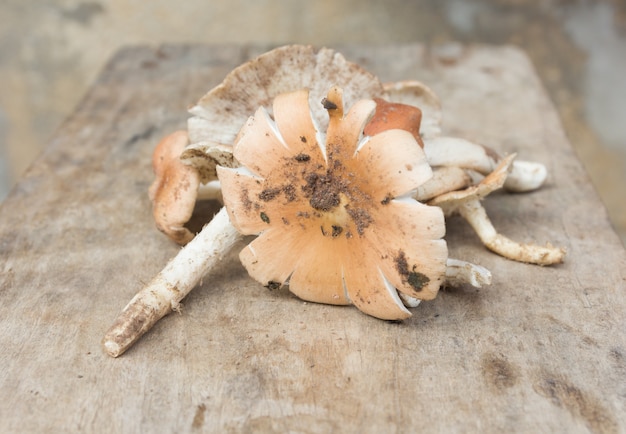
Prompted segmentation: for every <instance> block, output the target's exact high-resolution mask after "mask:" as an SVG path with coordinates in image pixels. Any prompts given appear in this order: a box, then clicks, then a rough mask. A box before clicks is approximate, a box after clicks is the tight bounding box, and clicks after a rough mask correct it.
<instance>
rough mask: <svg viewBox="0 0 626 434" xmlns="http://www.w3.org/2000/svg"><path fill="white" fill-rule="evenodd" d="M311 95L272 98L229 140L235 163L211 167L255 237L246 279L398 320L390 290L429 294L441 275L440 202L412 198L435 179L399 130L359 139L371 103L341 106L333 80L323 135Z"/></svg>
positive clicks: (244, 257)
mask: <svg viewBox="0 0 626 434" xmlns="http://www.w3.org/2000/svg"><path fill="white" fill-rule="evenodd" d="M309 99H310V98H309V97H308V92H306V91H299V92H292V93H288V94H282V95H280V96H278V97H277V98H275V100H274V104H273V113H274V118H272V117H271V116H270V115H269V114H268V112H267V110H265V109H264V108H260V109H259V110H258V111H257V112H256V113H255V115H254V117H252V118H251V119H250V120H249V121H248V122H247V123H246V125H245V127H244V128H243V129H242V131H241V133H240V135H239V136H238V139H237V142H236V143H235V145H234V153H235V157H236V159H237V160H238V161H240V162H241V163H242V165H243V167H241V168H239V169H227V168H222V167H218V174H219V177H220V182H221V183H222V188H223V192H224V202H225V205H226V208H227V210H228V212H229V215H230V218H231V222H232V223H233V225H234V226H235V227H236V228H237V229H238V230H240V231H241V232H242V233H244V234H258V235H259V236H258V237H257V238H256V239H255V240H254V241H252V242H251V243H250V244H249V245H248V246H247V247H246V248H244V249H243V250H242V252H241V254H240V259H241V261H242V263H243V265H244V266H245V267H246V269H247V270H248V273H249V274H250V275H251V276H252V277H253V278H254V279H256V280H258V281H259V282H261V283H263V284H264V285H282V284H285V283H287V282H288V284H289V289H290V290H291V291H292V292H293V293H294V294H296V295H297V296H298V297H300V298H302V299H304V300H309V301H313V302H318V303H328V304H349V303H351V304H354V305H355V306H356V307H357V308H358V309H360V310H361V311H363V312H364V313H367V314H369V315H372V316H375V317H377V318H382V319H403V318H406V317H408V316H410V311H408V310H407V309H406V307H405V306H404V304H403V302H402V300H401V298H400V296H399V295H398V293H399V292H402V293H403V294H405V295H408V296H409V297H413V298H419V299H432V298H434V297H435V296H436V294H437V291H438V290H439V287H440V286H441V284H442V282H443V279H444V275H445V270H446V258H447V247H446V243H445V241H444V240H443V239H441V237H443V235H444V233H445V222H444V219H443V213H442V211H441V209H439V208H437V207H429V206H427V205H424V204H421V203H419V202H417V201H415V200H414V199H412V198H410V197H409V196H408V194H409V193H410V192H411V191H413V190H414V189H415V188H417V187H418V186H419V185H421V184H422V183H424V182H426V181H427V180H428V179H429V178H430V176H432V172H431V170H430V167H429V165H428V163H427V161H426V157H425V155H424V152H423V151H422V149H421V148H420V147H419V146H418V145H417V143H416V141H415V139H414V138H413V136H412V135H411V134H410V133H408V132H406V131H403V130H398V129H392V130H386V131H383V132H381V133H379V134H376V135H374V136H371V137H370V136H364V135H363V129H364V127H365V125H366V124H367V123H368V121H369V119H370V118H371V116H372V115H373V113H374V110H375V108H376V104H375V103H374V101H373V100H360V101H358V102H356V103H355V104H354V105H352V107H351V108H350V110H348V111H344V104H343V101H342V93H341V89H340V88H337V87H333V88H332V89H331V91H330V92H329V93H328V96H327V97H326V98H325V99H324V103H323V106H324V107H325V110H327V112H328V115H329V122H328V129H327V130H326V133H325V134H323V133H321V132H320V131H319V130H318V128H317V127H318V126H317V125H316V123H315V121H314V120H313V118H312V115H311V111H310V108H309V105H308V101H309ZM318 104H319V102H318ZM390 148H391V149H393V152H390Z"/></svg>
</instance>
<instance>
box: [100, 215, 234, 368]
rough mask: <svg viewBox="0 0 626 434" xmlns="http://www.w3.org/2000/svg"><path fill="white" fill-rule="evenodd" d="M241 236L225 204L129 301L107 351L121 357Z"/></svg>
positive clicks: (105, 342) (110, 333)
mask: <svg viewBox="0 0 626 434" xmlns="http://www.w3.org/2000/svg"><path fill="white" fill-rule="evenodd" d="M239 239H241V234H240V233H239V232H237V230H236V229H235V228H234V227H233V225H231V224H230V221H229V219H228V214H227V213H226V209H225V208H222V209H221V210H220V211H219V212H218V213H217V214H216V215H215V216H214V217H213V219H212V220H211V221H210V222H209V223H208V224H207V225H205V226H204V228H203V229H202V230H201V231H200V233H199V234H198V235H197V236H196V237H195V238H194V239H193V240H191V242H189V243H188V244H187V245H186V246H185V247H184V248H183V249H181V250H180V252H179V253H178V254H177V255H176V256H175V257H174V258H173V259H172V260H171V261H170V262H169V263H168V264H167V265H166V266H165V268H163V270H162V271H161V272H160V273H159V274H157V276H156V277H155V278H154V279H153V280H152V281H151V282H150V283H149V284H148V285H147V286H145V287H144V288H143V289H142V290H141V291H139V292H138V293H137V295H135V297H133V299H132V300H131V301H130V302H129V303H128V304H127V305H126V307H125V308H124V310H123V311H122V313H120V315H119V316H118V317H117V319H116V320H115V322H114V323H113V325H112V326H111V327H110V328H109V330H108V331H107V333H106V335H105V336H104V339H103V342H102V344H103V346H104V349H105V351H106V352H107V353H108V354H109V355H110V356H112V357H118V356H120V355H121V354H123V353H124V352H125V351H126V350H127V349H128V348H130V347H131V346H132V345H133V344H134V343H135V341H137V339H139V338H140V337H141V336H143V334H144V333H146V332H147V331H148V330H150V329H151V328H152V327H153V326H154V324H156V323H157V321H158V320H160V319H161V318H163V317H164V316H165V315H167V314H168V313H170V312H172V311H173V310H177V309H178V308H179V306H180V302H181V301H182V299H183V298H185V296H186V295H187V294H189V292H190V291H191V290H192V289H193V288H194V287H195V286H196V285H197V284H198V283H199V282H200V281H201V279H202V278H203V277H204V276H205V275H206V274H207V272H208V271H209V270H212V269H213V268H214V267H215V266H216V265H217V264H218V263H219V261H220V260H221V259H222V258H223V257H224V255H226V254H227V253H228V252H229V251H230V249H231V248H232V246H233V245H234V244H235V243H236V242H237V241H238V240H239Z"/></svg>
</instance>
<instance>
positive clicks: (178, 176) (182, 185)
mask: <svg viewBox="0 0 626 434" xmlns="http://www.w3.org/2000/svg"><path fill="white" fill-rule="evenodd" d="M188 143H189V140H188V137H187V132H186V131H176V132H174V133H172V134H170V135H168V136H167V137H165V138H163V140H161V141H160V142H159V144H158V145H157V147H156V148H155V150H154V153H153V154H152V167H153V170H154V174H155V180H154V182H153V183H152V185H151V186H150V190H149V192H148V194H149V196H150V200H151V201H152V204H153V208H152V213H153V216H154V220H155V222H156V226H157V228H158V229H159V230H160V231H161V232H163V233H165V234H166V235H167V236H169V237H170V238H171V239H172V240H174V241H175V242H177V243H178V244H186V243H188V242H189V241H191V239H192V238H193V237H194V234H193V233H191V231H189V229H187V228H185V227H184V224H185V223H186V222H187V221H189V219H190V218H191V214H192V213H193V209H194V205H195V203H196V198H197V195H198V187H199V185H200V178H199V175H198V171H197V170H195V169H194V168H193V167H189V166H187V165H185V164H183V163H182V162H181V161H180V159H179V157H180V154H181V152H182V151H183V149H185V147H186V146H187V145H188Z"/></svg>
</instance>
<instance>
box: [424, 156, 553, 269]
mask: <svg viewBox="0 0 626 434" xmlns="http://www.w3.org/2000/svg"><path fill="white" fill-rule="evenodd" d="M514 158H515V154H512V155H509V156H508V157H506V158H504V159H503V160H502V161H501V162H500V164H499V165H498V166H497V167H496V168H495V170H494V171H493V172H491V173H490V174H489V175H487V176H486V177H485V178H484V179H483V180H482V181H481V182H480V183H478V184H477V185H473V186H471V187H468V188H466V189H464V190H458V191H451V192H448V193H444V194H442V195H439V196H437V197H435V198H433V199H431V200H430V201H429V202H428V203H429V204H430V205H435V206H439V207H441V208H442V209H443V210H444V213H445V214H446V215H450V214H453V213H455V212H458V213H459V214H461V216H463V218H464V219H465V220H467V221H468V222H469V224H470V225H471V226H472V228H473V229H474V230H475V231H476V233H477V234H478V236H479V237H480V239H481V241H482V242H483V244H485V246H487V248H489V249H490V250H492V251H493V252H495V253H498V254H499V255H501V256H504V257H505V258H509V259H513V260H515V261H519V262H526V263H531V264H537V265H552V264H558V263H561V262H563V258H564V256H565V249H563V248H557V247H553V246H552V245H550V244H549V243H548V245H546V246H545V247H543V246H537V245H535V244H520V243H518V242H516V241H513V240H511V239H509V238H507V237H505V236H504V235H502V234H499V233H498V232H497V231H496V230H495V228H494V227H493V225H492V224H491V221H490V220H489V217H488V216H487V213H486V212H485V209H484V208H483V206H482V205H481V203H480V200H481V199H482V198H484V197H485V196H487V195H488V194H490V193H491V192H492V191H494V190H497V189H499V188H501V187H502V186H503V185H504V183H505V180H506V177H507V173H508V171H509V169H510V166H511V164H512V163H513V160H514Z"/></svg>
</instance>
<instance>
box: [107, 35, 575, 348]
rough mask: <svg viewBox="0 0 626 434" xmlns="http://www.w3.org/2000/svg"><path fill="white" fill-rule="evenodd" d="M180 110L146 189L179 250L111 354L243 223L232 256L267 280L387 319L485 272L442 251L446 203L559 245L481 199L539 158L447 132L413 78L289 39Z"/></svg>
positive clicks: (511, 252) (113, 342) (497, 246)
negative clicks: (184, 117) (207, 203)
mask: <svg viewBox="0 0 626 434" xmlns="http://www.w3.org/2000/svg"><path fill="white" fill-rule="evenodd" d="M190 112H191V114H192V115H193V116H192V117H191V118H190V119H189V122H188V129H187V131H179V132H176V133H174V134H172V135H170V136H168V137H166V138H165V139H164V140H163V141H162V142H161V143H160V144H159V145H158V146H157V148H156V150H155V153H154V158H153V166H154V170H155V175H156V179H155V182H154V183H153V185H152V186H151V188H150V197H151V199H152V201H153V215H154V218H155V221H156V225H157V227H158V228H159V230H161V231H162V232H164V233H165V234H167V235H168V236H169V237H170V238H171V239H172V240H174V241H175V242H177V243H179V244H182V245H185V247H184V248H183V249H182V250H181V251H180V253H179V254H178V255H177V256H176V257H175V258H173V259H172V260H171V261H170V263H168V265H167V266H166V268H165V269H164V270H163V271H162V272H161V273H159V275H157V276H156V277H155V279H154V280H153V281H152V282H151V283H150V284H148V285H147V286H146V287H145V288H144V289H142V290H141V291H140V292H139V293H138V294H137V295H136V296H135V298H133V300H131V302H130V303H129V304H128V305H127V306H126V308H125V309H124V310H123V312H122V313H121V314H120V316H119V317H118V319H117V320H116V321H115V323H114V324H113V326H112V327H111V328H110V329H109V331H108V332H107V334H106V336H105V339H104V347H105V350H106V351H107V352H108V353H109V354H110V355H112V356H114V357H117V356H118V355H120V354H122V353H123V352H124V351H125V350H126V349H127V348H129V347H130V346H131V345H132V343H133V342H134V341H135V340H136V339H138V338H139V337H140V336H141V335H142V334H143V333H145V332H146V331H147V330H149V328H150V327H151V326H152V325H153V324H154V323H155V322H156V321H158V320H159V319H160V318H161V317H163V316H164V315H166V314H167V313H169V312H170V311H171V310H172V309H177V307H178V304H179V303H180V301H181V300H182V298H184V296H185V295H186V294H187V293H188V292H189V291H190V290H191V289H192V288H193V287H194V286H195V285H196V284H197V283H198V282H199V281H200V279H201V278H202V276H203V275H204V274H206V273H207V272H208V271H209V270H210V269H211V268H212V267H213V266H214V265H215V263H216V262H217V261H218V260H219V259H220V258H221V257H223V255H224V254H225V253H227V252H228V251H229V249H230V248H231V247H232V246H233V245H234V244H235V243H236V242H237V240H239V239H240V238H241V237H242V236H243V235H257V238H255V239H254V240H253V241H252V242H251V243H250V244H249V245H248V246H246V247H245V248H244V249H243V251H242V252H241V253H240V259H241V261H242V264H243V265H244V267H245V268H246V270H247V271H248V273H249V274H250V276H252V277H253V278H254V279H256V280H257V281H259V282H261V283H262V284H263V285H266V286H269V287H278V286H282V285H288V286H289V289H290V290H291V291H292V292H293V293H294V294H295V295H297V296H298V297H300V298H302V299H304V300H309V301H313V302H320V303H327V304H353V305H355V306H356V307H357V308H358V309H359V310H361V311H363V312H365V313H367V314H369V315H372V316H374V317H377V318H381V319H391V320H399V319H404V318H407V317H409V316H410V315H411V312H410V310H408V309H407V307H415V306H417V304H418V303H419V302H420V300H429V299H432V298H434V297H435V296H436V295H437V292H438V290H439V288H440V287H441V286H443V285H458V284H465V283H466V284H470V285H473V286H477V287H479V286H481V285H484V284H489V283H490V282H491V274H490V272H489V271H488V270H487V269H485V268H484V267H480V266H478V265H475V264H471V263H469V262H465V261H462V260H458V259H452V258H448V253H447V252H448V251H447V246H446V242H445V241H444V240H443V236H444V235H445V220H444V215H445V216H448V215H450V214H453V213H459V214H460V215H461V216H462V217H464V218H465V219H466V220H467V221H468V222H469V223H470V225H471V226H472V227H473V228H474V230H475V231H476V232H477V234H478V235H479V237H480V239H481V240H482V242H483V243H484V244H485V245H486V246H487V247H488V248H489V249H490V250H492V251H494V252H496V253H498V254H500V255H502V256H505V257H507V258H510V259H513V260H517V261H521V262H527V263H534V264H540V265H549V264H555V263H559V262H561V261H562V260H563V257H564V254H565V251H564V250H563V249H560V248H555V247H552V246H551V245H547V246H545V247H543V246H538V245H534V244H520V243H517V242H515V241H513V240H510V239H509V238H507V237H505V236H503V235H502V234H499V233H497V231H496V230H495V229H494V227H493V225H492V224H491V222H490V221H489V218H488V216H487V214H486V212H485V210H484V208H483V207H482V205H481V203H480V200H481V199H482V198H484V197H485V196H487V195H488V194H489V193H491V192H492V191H494V190H496V189H499V188H502V187H504V188H505V189H508V190H512V191H517V192H520V191H532V190H534V189H536V188H538V187H540V186H541V185H542V184H543V182H544V180H545V178H546V170H545V167H544V166H543V165H541V164H538V163H531V162H522V161H515V155H509V156H507V157H502V156H500V155H499V154H497V153H496V152H494V151H492V150H490V149H488V148H486V147H484V146H481V145H478V144H475V143H472V142H469V141H467V140H463V139H458V138H450V137H444V136H442V135H441V127H440V125H441V109H440V104H439V100H438V98H437V96H436V95H435V94H434V93H433V92H432V91H431V90H430V89H429V88H428V87H426V86H425V85H423V84H422V83H420V82H417V81H403V82H398V83H390V84H383V83H381V82H380V81H379V80H378V78H377V77H375V76H374V75H372V74H370V73H369V72H367V71H366V70H364V69H363V68H361V67H360V66H358V65H356V64H354V63H351V62H348V61H347V60H345V58H343V56H341V55H340V54H339V53H337V52H335V51H333V50H330V49H321V50H319V51H318V50H315V49H313V48H312V47H309V46H297V45H295V46H286V47H281V48H278V49H275V50H273V51H270V52H268V53H265V54H263V55H261V56H259V57H258V58H256V59H254V60H252V61H250V62H248V63H246V64H244V65H242V66H240V67H238V68H236V69H235V70H233V71H232V72H231V73H230V74H229V75H228V76H227V77H226V78H225V80H224V81H223V82H222V84H220V85H219V86H217V87H216V88H214V89H212V90H211V91H210V92H209V93H207V94H206V95H205V96H204V97H203V98H201V99H200V101H199V102H198V103H197V104H196V105H195V106H193V107H192V108H191V109H190ZM203 198H214V199H218V200H223V203H224V205H225V207H224V208H222V210H220V212H218V213H217V214H216V216H214V217H213V219H211V221H210V222H208V223H207V224H206V226H205V227H204V228H203V229H202V231H200V233H198V234H197V235H195V234H193V233H192V232H191V231H189V229H187V228H186V227H185V224H186V222H187V221H188V220H189V219H190V218H191V215H192V213H193V209H194V205H195V203H196V201H197V200H200V199H203ZM294 252H298V254H294Z"/></svg>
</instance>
